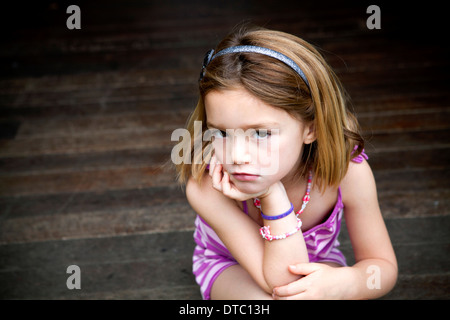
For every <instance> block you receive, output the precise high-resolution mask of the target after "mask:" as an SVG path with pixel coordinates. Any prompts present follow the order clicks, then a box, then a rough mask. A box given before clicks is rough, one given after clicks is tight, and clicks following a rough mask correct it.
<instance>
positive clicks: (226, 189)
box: [222, 171, 231, 196]
mask: <svg viewBox="0 0 450 320" xmlns="http://www.w3.org/2000/svg"><path fill="white" fill-rule="evenodd" d="M222 192H223V194H224V195H226V196H230V195H231V183H230V175H229V174H228V172H226V171H224V173H223V178H222Z"/></svg>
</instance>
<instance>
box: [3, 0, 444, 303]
mask: <svg viewBox="0 0 450 320" xmlns="http://www.w3.org/2000/svg"><path fill="white" fill-rule="evenodd" d="M40 2H41V3H43V4H36V2H32V4H29V5H28V6H25V7H24V6H20V5H18V4H9V5H7V7H6V8H5V7H2V15H3V16H4V17H9V19H7V20H4V19H2V25H1V30H2V31H1V33H2V42H1V50H0V298H2V299H200V294H199V290H198V287H197V285H196V284H195V281H194V278H193V276H192V272H191V268H192V265H191V257H192V251H193V247H194V242H193V238H192V233H193V229H194V225H193V220H194V216H195V213H194V212H193V211H192V209H191V208H190V207H189V205H188V203H187V202H186V200H185V197H184V194H183V192H182V190H181V189H180V188H179V187H178V186H177V184H176V182H175V179H174V174H173V171H171V170H164V169H162V168H161V165H162V164H164V163H165V162H166V161H167V160H169V159H170V151H171V148H172V147H173V145H174V143H173V142H171V141H170V136H171V133H172V131H173V130H174V129H176V128H180V127H183V125H184V123H185V121H186V117H187V116H188V114H189V113H190V112H191V110H192V108H193V106H194V104H195V102H196V95H197V92H196V90H197V89H196V84H197V77H198V74H199V71H200V67H201V62H202V59H203V55H204V53H205V52H206V51H207V50H208V49H210V48H211V47H213V46H215V45H216V44H217V42H218V41H219V40H220V39H221V38H222V37H223V36H224V35H225V34H226V33H227V32H228V31H229V30H230V29H231V28H232V27H233V26H234V25H235V24H237V23H239V22H241V21H243V20H249V21H252V22H254V23H255V24H259V25H263V26H265V27H268V28H273V29H278V30H282V31H286V32H290V33H293V34H296V35H298V36H300V37H303V38H305V39H306V40H308V41H310V42H312V43H313V44H315V45H317V46H318V47H320V48H321V49H322V50H323V51H322V52H323V54H324V55H325V57H326V58H327V60H328V61H329V63H330V64H331V65H332V66H333V67H334V68H335V70H336V72H337V73H338V75H339V76H340V78H341V79H342V81H343V83H344V85H345V87H346V88H347V90H348V91H349V93H350V95H351V97H352V102H353V108H354V109H355V111H356V113H357V115H358V118H359V120H360V122H361V125H362V128H363V131H364V134H365V137H366V138H367V141H368V143H367V148H366V151H367V153H368V154H369V156H370V162H369V163H370V165H371V166H372V168H373V171H374V174H375V177H376V180H377V185H378V191H379V201H380V205H381V208H382V211H383V214H384V217H385V220H386V224H387V226H388V228H389V232H390V235H391V238H392V241H393V243H394V246H395V250H396V253H397V257H398V259H399V270H400V271H399V272H400V276H399V280H398V284H397V286H396V288H395V289H394V290H393V291H392V292H391V293H390V294H389V295H388V296H387V297H385V298H388V299H449V298H450V268H449V266H450V259H449V253H450V250H449V249H450V235H449V226H450V183H449V181H450V179H449V178H450V166H449V163H450V161H449V160H450V121H449V120H450V117H449V111H450V97H449V80H450V72H449V71H450V68H449V67H450V63H449V57H450V55H449V53H450V50H449V48H448V46H447V45H446V44H445V43H446V42H447V40H444V39H445V38H446V37H447V36H446V33H445V32H444V33H443V29H442V27H443V26H444V25H445V23H444V22H440V20H439V15H438V16H437V17H436V14H438V13H437V12H433V10H432V9H431V8H430V9H427V8H415V9H414V10H413V9H411V8H405V7H398V8H396V7H393V6H392V5H389V4H383V3H384V2H382V1H380V3H381V5H380V7H381V30H369V29H368V28H367V27H366V19H367V18H368V17H369V15H368V14H367V13H366V9H367V7H366V6H364V5H362V4H358V5H342V4H340V5H336V4H334V2H335V1H321V2H320V5H319V3H318V2H314V4H303V2H304V1H268V0H266V1H256V0H254V1H220V4H217V5H215V4H214V1H183V0H172V1H163V0H160V1H143V0H134V1H121V2H113V1H104V0H103V1H89V2H88V1H84V2H78V3H79V4H80V8H81V28H82V29H81V30H68V29H67V28H66V19H67V17H68V16H69V15H68V14H66V8H67V6H68V5H69V4H70V3H69V2H68V1H40ZM92 2H95V4H92ZM8 6H9V7H8ZM408 10H413V11H408ZM436 10H437V9H436ZM11 17H13V18H14V19H11ZM442 21H444V20H442ZM445 21H446V20H445ZM341 243H342V247H343V251H344V252H345V253H346V254H347V257H348V259H349V260H350V261H352V259H353V258H352V253H351V252H352V251H351V246H350V241H349V239H348V235H347V234H346V232H345V231H344V232H343V234H342V236H341ZM69 265H78V266H79V267H80V269H81V290H76V289H75V290H69V289H68V288H67V286H66V280H67V278H68V277H69V274H67V273H66V270H67V267H68V266H69Z"/></svg>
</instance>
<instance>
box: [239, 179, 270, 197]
mask: <svg viewBox="0 0 450 320" xmlns="http://www.w3.org/2000/svg"><path fill="white" fill-rule="evenodd" d="M231 182H232V183H233V184H234V186H235V187H236V188H237V189H238V190H239V191H241V192H243V193H247V194H255V193H260V192H262V191H264V190H266V189H267V187H268V186H266V184H265V183H261V182H258V183H257V182H254V181H236V180H231Z"/></svg>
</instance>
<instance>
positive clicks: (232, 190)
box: [209, 156, 270, 201]
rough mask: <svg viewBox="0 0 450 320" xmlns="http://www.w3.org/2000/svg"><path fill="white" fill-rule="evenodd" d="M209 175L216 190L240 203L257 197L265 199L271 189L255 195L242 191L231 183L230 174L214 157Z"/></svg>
mask: <svg viewBox="0 0 450 320" xmlns="http://www.w3.org/2000/svg"><path fill="white" fill-rule="evenodd" d="M209 175H210V176H211V177H212V185H213V188H214V189H216V190H217V191H220V192H222V193H223V194H224V195H225V196H227V197H228V198H231V199H235V200H238V201H245V200H248V199H251V198H256V197H265V196H266V195H267V194H268V193H269V191H270V187H269V188H267V189H266V190H262V191H261V192H258V193H253V194H249V193H244V192H242V191H240V190H239V189H238V188H236V186H235V185H234V184H233V182H231V181H230V174H229V173H228V172H226V171H225V170H223V166H222V165H221V164H220V163H219V162H218V161H217V159H216V157H215V156H212V158H211V161H210V164H209Z"/></svg>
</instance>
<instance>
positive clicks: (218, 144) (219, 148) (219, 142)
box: [212, 139, 227, 164]
mask: <svg viewBox="0 0 450 320" xmlns="http://www.w3.org/2000/svg"><path fill="white" fill-rule="evenodd" d="M212 145H213V149H214V155H215V156H216V159H217V161H218V162H219V163H221V164H225V163H227V162H226V159H225V158H226V157H225V154H226V146H225V139H214V141H213V142H212Z"/></svg>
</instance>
